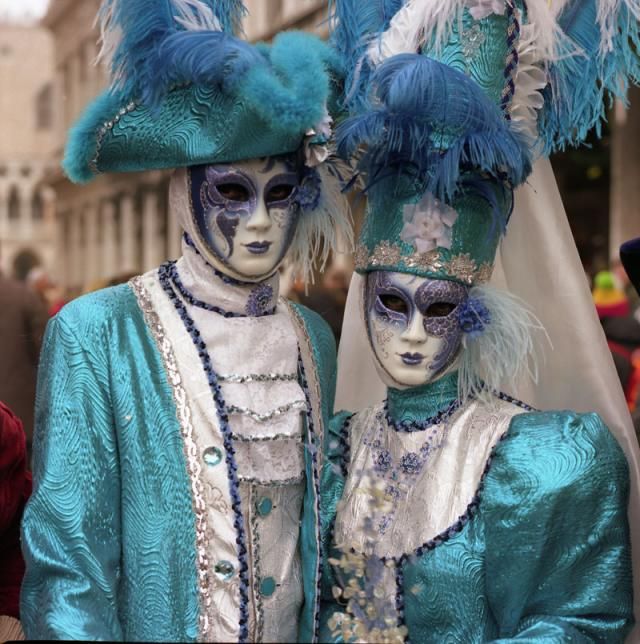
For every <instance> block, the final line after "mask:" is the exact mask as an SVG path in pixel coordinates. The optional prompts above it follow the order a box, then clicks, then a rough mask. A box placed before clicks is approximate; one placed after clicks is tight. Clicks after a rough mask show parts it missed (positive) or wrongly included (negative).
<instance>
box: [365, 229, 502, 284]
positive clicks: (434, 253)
mask: <svg viewBox="0 0 640 644" xmlns="http://www.w3.org/2000/svg"><path fill="white" fill-rule="evenodd" d="M401 263H402V264H404V266H405V267H406V268H408V269H416V270H420V271H423V272H425V273H435V274H439V275H443V276H446V277H451V278H454V279H456V280H458V281H460V282H462V283H463V284H467V285H469V286H471V285H473V284H484V283H486V282H488V281H489V280H490V279H491V274H492V273H493V266H492V265H491V264H490V263H488V262H484V263H483V264H480V265H479V266H478V264H477V263H476V261H475V260H474V259H473V258H472V257H471V255H469V254H468V253H462V254H460V255H453V256H452V257H450V258H449V259H448V260H446V259H445V258H444V256H443V255H442V253H441V252H440V251H439V250H430V251H428V252H426V253H417V252H415V253H413V254H411V255H408V254H405V253H403V251H402V248H401V247H400V244H397V243H394V244H392V243H391V242H389V241H387V240H384V241H382V242H380V243H379V244H378V245H377V246H376V247H375V248H374V249H373V251H372V252H369V250H368V249H367V247H366V246H365V245H364V244H358V247H357V249H356V253H355V264H356V270H359V271H367V270H373V269H381V268H387V269H393V270H399V269H400V268H401V266H399V264H401Z"/></svg>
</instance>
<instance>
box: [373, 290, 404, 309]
mask: <svg viewBox="0 0 640 644" xmlns="http://www.w3.org/2000/svg"><path fill="white" fill-rule="evenodd" d="M378 299H379V300H380V302H381V304H382V305H383V306H384V307H385V308H386V309H389V310H390V311H393V312H394V313H404V314H408V313H409V307H408V306H407V303H406V302H405V301H404V300H403V299H402V298H401V297H398V296H397V295H391V294H389V293H383V294H382V295H378Z"/></svg>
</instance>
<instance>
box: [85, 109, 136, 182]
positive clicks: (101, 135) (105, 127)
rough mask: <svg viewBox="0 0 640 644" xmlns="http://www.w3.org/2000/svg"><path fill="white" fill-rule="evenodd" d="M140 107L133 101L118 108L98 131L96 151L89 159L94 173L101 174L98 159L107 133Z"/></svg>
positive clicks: (90, 167)
mask: <svg viewBox="0 0 640 644" xmlns="http://www.w3.org/2000/svg"><path fill="white" fill-rule="evenodd" d="M137 107H138V104H137V103H136V102H135V101H131V102H130V103H129V104H128V105H126V107H121V108H120V109H119V110H118V113H117V114H116V115H115V116H114V117H113V119H111V120H110V121H105V122H104V123H103V124H102V125H101V126H100V127H99V128H98V130H97V132H96V151H95V154H94V157H93V159H91V161H89V169H90V170H91V172H93V174H100V170H99V169H98V159H99V157H100V151H101V149H102V144H103V143H104V138H105V136H107V133H108V132H110V131H111V130H112V129H113V128H114V126H115V125H116V124H117V123H119V122H120V119H121V118H122V117H123V116H126V115H127V114H130V113H131V112H133V111H134V110H135V109H136V108H137Z"/></svg>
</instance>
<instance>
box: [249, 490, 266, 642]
mask: <svg viewBox="0 0 640 644" xmlns="http://www.w3.org/2000/svg"><path fill="white" fill-rule="evenodd" d="M255 496H256V485H255V484H252V485H251V488H250V490H249V507H250V512H251V549H252V551H253V588H252V590H253V601H254V606H255V613H256V618H255V619H256V624H255V631H256V632H255V641H256V642H262V640H263V638H264V608H263V605H262V593H261V592H260V582H261V580H262V569H261V565H260V564H261V561H260V527H259V525H258V513H257V512H256V511H255V508H254V507H253V506H254V501H255Z"/></svg>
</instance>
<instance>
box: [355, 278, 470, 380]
mask: <svg viewBox="0 0 640 644" xmlns="http://www.w3.org/2000/svg"><path fill="white" fill-rule="evenodd" d="M467 299H468V290H467V288H466V287H465V286H463V285H462V284H459V283H457V282H452V281H448V280H435V279H428V278H423V277H417V276H415V275H408V274H406V273H393V272H389V271H374V272H371V273H369V274H368V275H367V279H366V286H365V314H366V321H367V330H368V333H369V341H370V343H371V346H372V348H373V351H374V354H375V356H376V358H377V361H378V363H379V364H380V366H381V367H382V368H383V369H384V371H385V372H386V374H388V375H389V376H390V377H391V379H392V380H393V381H394V382H395V383H397V384H399V385H403V386H406V387H416V386H419V385H424V384H426V383H428V382H431V381H433V380H437V379H438V378H439V377H440V376H442V375H443V374H444V373H445V372H446V371H447V369H448V368H449V367H450V366H451V365H452V364H453V363H454V362H455V360H456V358H457V356H458V354H459V351H460V346H461V341H462V334H463V331H462V329H461V327H460V323H459V319H458V310H459V307H460V306H461V305H462V304H463V303H464V302H466V301H467Z"/></svg>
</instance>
